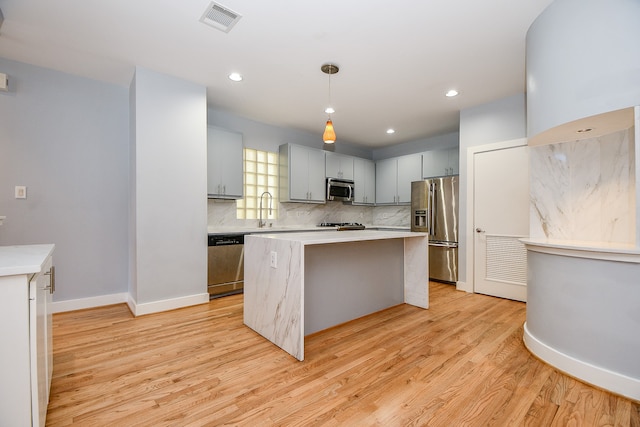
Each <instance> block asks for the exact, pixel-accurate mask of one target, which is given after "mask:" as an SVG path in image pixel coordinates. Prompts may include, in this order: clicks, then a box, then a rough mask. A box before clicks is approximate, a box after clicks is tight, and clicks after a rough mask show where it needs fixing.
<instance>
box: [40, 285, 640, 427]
mask: <svg viewBox="0 0 640 427" xmlns="http://www.w3.org/2000/svg"><path fill="white" fill-rule="evenodd" d="M430 289H431V291H430V303H431V308H430V309H429V310H422V309H419V308H416V307H412V306H409V305H401V306H397V307H393V308H391V309H388V310H385V311H383V312H380V313H376V314H374V315H370V316H367V317H364V318H361V319H358V320H355V321H352V322H349V323H347V324H344V325H340V326H338V327H335V328H332V329H329V330H327V331H322V332H319V333H317V334H314V335H313V336H310V337H307V338H306V343H305V346H306V347H305V357H306V359H305V361H304V362H298V361H297V360H295V359H294V358H293V357H291V356H289V355H288V354H286V353H285V352H283V351H282V350H280V349H278V348H277V347H275V346H274V345H273V344H271V343H270V342H268V341H266V340H265V339H263V338H262V337H260V336H259V335H257V334H256V333H255V332H253V331H252V330H250V329H248V328H247V327H245V326H244V325H243V324H242V296H241V295H238V296H231V297H226V298H222V299H218V300H214V301H212V302H210V303H209V304H203V305H199V306H194V307H190V308H185V309H180V310H174V311H171V312H165V313H159V314H152V315H148V316H142V317H139V318H134V317H133V316H132V315H131V313H130V312H129V310H128V309H127V307H126V305H124V304H121V305H115V306H109V307H102V308H96V309H90V310H83V311H77V312H69V313H59V314H56V315H54V326H53V331H54V372H53V383H52V390H51V401H50V403H49V411H48V415H47V425H48V426H65V425H79V426H165V425H170V426H204V425H211V426H217V425H242V426H244V425H246V426H270V425H282V426H313V425H328V426H372V425H381V426H407V425H415V426H417V425H431V426H462V425H466V426H488V425H495V426H519V425H530V426H565V425H566V426H568V425H571V426H605V425H606V426H609V425H612V426H613V425H615V426H639V427H640V404H639V403H637V402H632V401H629V400H627V399H624V398H621V397H617V396H614V395H612V394H610V393H607V392H604V391H601V390H598V389H596V388H593V387H590V386H588V385H586V384H583V383H581V382H579V381H576V380H574V379H572V378H569V377H567V376H566V375H563V374H561V373H559V372H558V371H556V370H555V369H553V368H551V367H549V366H548V365H546V364H544V363H542V362H540V361H538V360H537V359H535V358H534V357H532V356H531V354H530V353H529V352H528V351H527V350H526V349H525V347H524V345H523V343H522V333H523V329H522V325H523V323H524V320H525V304H523V303H519V302H515V301H509V300H503V299H499V298H492V297H488V296H483V295H472V294H466V293H463V292H458V291H456V290H455V288H454V287H453V286H450V285H443V284H439V283H433V282H432V283H431V285H430Z"/></svg>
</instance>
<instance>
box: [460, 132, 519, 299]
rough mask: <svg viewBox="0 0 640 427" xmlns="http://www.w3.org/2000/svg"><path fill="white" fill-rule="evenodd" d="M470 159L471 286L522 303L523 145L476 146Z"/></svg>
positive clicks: (475, 289) (479, 290)
mask: <svg viewBox="0 0 640 427" xmlns="http://www.w3.org/2000/svg"><path fill="white" fill-rule="evenodd" d="M523 141H524V140H523ZM524 143H525V144H526V141H524ZM472 161H473V189H472V191H473V212H474V214H473V229H472V230H473V254H474V256H473V264H474V273H473V278H474V286H473V290H474V292H477V293H481V294H486V295H492V296H496V297H500V298H508V299H512V300H517V301H525V302H526V300H527V253H526V249H525V246H524V244H523V243H521V242H520V240H519V239H521V238H523V237H527V236H528V235H529V155H528V147H527V145H523V144H522V143H520V145H514V146H507V147H504V148H496V149H488V150H486V151H481V150H478V151H476V152H475V153H474V154H473V158H472Z"/></svg>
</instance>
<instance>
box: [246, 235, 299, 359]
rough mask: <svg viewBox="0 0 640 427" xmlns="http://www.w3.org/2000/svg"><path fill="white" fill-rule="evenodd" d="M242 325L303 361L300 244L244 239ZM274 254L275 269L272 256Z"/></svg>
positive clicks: (248, 237) (251, 238)
mask: <svg viewBox="0 0 640 427" xmlns="http://www.w3.org/2000/svg"><path fill="white" fill-rule="evenodd" d="M244 249H245V264H244V323H245V325H247V326H248V327H250V328H251V329H253V330H254V331H256V332H257V333H259V334H260V335H262V336H263V337H265V338H266V339H268V340H269V341H271V342H273V343H274V344H276V345H277V346H278V347H280V348H282V349H283V350H285V351H286V352H287V353H289V354H291V355H293V356H294V357H295V358H296V359H298V360H303V359H304V324H303V322H302V319H304V305H303V298H304V284H303V277H304V271H303V268H304V259H303V246H302V243H300V242H296V241H291V240H274V239H263V238H260V237H256V236H245V242H244ZM272 252H275V253H276V254H277V261H276V267H272V266H271V253H272Z"/></svg>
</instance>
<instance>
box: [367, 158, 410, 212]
mask: <svg viewBox="0 0 640 427" xmlns="http://www.w3.org/2000/svg"><path fill="white" fill-rule="evenodd" d="M421 172H422V156H421V155H420V154H411V155H408V156H401V157H393V158H390V159H385V160H379V161H378V162H376V204H377V205H397V204H409V203H411V182H412V181H419V180H421V179H422V173H421ZM356 191H357V189H356Z"/></svg>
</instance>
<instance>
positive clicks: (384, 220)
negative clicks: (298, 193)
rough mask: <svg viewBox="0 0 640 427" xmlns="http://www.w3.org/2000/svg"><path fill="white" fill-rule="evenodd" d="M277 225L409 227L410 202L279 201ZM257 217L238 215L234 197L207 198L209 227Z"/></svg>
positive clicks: (245, 223)
mask: <svg viewBox="0 0 640 427" xmlns="http://www.w3.org/2000/svg"><path fill="white" fill-rule="evenodd" d="M278 206H279V210H278V219H277V220H274V221H269V222H272V223H273V226H274V227H287V226H298V225H300V226H313V225H316V224H319V223H321V222H358V223H362V224H366V225H377V226H388V227H409V226H410V224H411V223H410V219H409V218H410V214H411V207H410V206H375V207H373V206H352V205H345V204H343V203H342V202H327V203H326V204H311V203H279V205H278ZM257 224H258V220H257V219H237V218H236V202H235V201H234V200H217V199H209V200H208V225H209V228H212V227H215V228H231V227H234V228H235V227H247V228H254V227H256V226H257Z"/></svg>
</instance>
